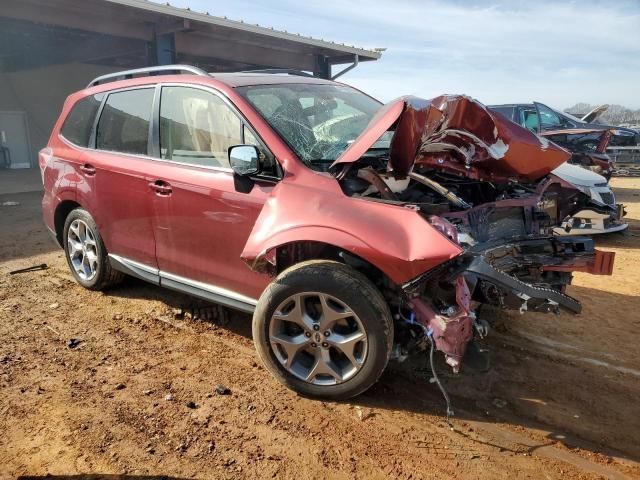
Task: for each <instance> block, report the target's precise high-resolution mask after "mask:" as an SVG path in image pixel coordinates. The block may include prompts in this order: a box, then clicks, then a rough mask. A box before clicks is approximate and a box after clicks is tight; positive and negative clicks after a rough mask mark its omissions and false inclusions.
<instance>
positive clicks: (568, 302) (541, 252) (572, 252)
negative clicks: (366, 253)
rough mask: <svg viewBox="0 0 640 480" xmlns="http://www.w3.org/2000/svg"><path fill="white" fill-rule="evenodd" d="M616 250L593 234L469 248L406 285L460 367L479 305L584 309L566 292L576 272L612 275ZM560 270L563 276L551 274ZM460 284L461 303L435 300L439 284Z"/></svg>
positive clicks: (421, 318) (441, 346) (424, 321)
mask: <svg viewBox="0 0 640 480" xmlns="http://www.w3.org/2000/svg"><path fill="white" fill-rule="evenodd" d="M614 257H615V254H614V253H613V252H603V251H599V250H596V249H594V248H593V241H592V240H591V239H590V238H587V237H574V238H558V237H544V238H536V239H525V240H519V241H513V242H510V243H507V244H504V245H498V246H493V247H489V248H484V249H477V250H474V249H469V250H467V251H466V252H465V253H464V254H462V255H460V256H459V257H457V258H455V259H452V260H451V261H449V262H446V263H445V264H443V265H441V266H439V267H438V268H436V269H433V270H431V271H429V272H426V273H424V274H423V275H421V276H419V277H417V278H415V279H413V280H411V281H410V282H407V283H406V284H404V285H403V289H404V291H405V293H407V295H408V296H409V297H410V298H411V301H410V303H411V306H412V307H413V311H414V313H415V316H416V320H417V321H418V322H419V323H420V324H421V325H423V326H424V327H425V328H426V329H427V330H428V331H430V332H431V334H432V335H433V338H434V340H435V344H436V348H437V349H438V350H440V351H442V352H443V353H444V354H445V357H446V360H447V363H448V364H449V365H451V366H452V367H453V369H454V371H457V370H458V369H459V367H460V363H461V361H462V358H463V356H464V353H465V350H466V347H467V344H468V342H469V341H470V340H471V338H472V337H473V327H474V324H475V322H476V316H475V313H474V311H473V306H474V305H477V304H482V303H486V304H491V305H495V306H498V307H501V308H507V309H515V310H519V311H520V312H524V311H525V310H530V311H536V312H554V313H557V312H559V310H560V309H563V310H567V311H569V312H572V313H580V311H581V305H580V302H579V301H578V300H576V299H574V298H572V297H571V296H569V295H567V294H565V293H564V292H563V289H564V285H566V284H568V283H569V281H570V276H569V275H565V276H564V277H562V273H567V272H575V271H581V272H587V273H591V274H594V275H611V274H612V271H613V262H614ZM551 272H556V273H557V274H558V275H559V276H558V277H553V274H551V275H552V276H551V277H549V274H550V273H551ZM443 282H444V283H445V284H449V285H451V286H453V287H455V303H456V305H455V306H449V307H448V308H444V309H443V308H440V309H437V308H435V307H434V305H433V303H432V302H431V301H430V299H429V289H430V287H431V286H433V285H435V284H442V283H443Z"/></svg>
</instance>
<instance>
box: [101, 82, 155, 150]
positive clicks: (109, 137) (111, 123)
mask: <svg viewBox="0 0 640 480" xmlns="http://www.w3.org/2000/svg"><path fill="white" fill-rule="evenodd" d="M153 94H154V89H153V88H143V89H136V90H125V91H122V92H114V93H111V94H109V96H108V97H107V101H106V102H105V105H104V108H103V110H102V114H101V115H100V120H99V122H98V130H97V133H96V148H98V149H100V150H109V151H114V152H122V153H131V154H138V155H147V154H148V144H149V122H150V119H151V106H152V104H153Z"/></svg>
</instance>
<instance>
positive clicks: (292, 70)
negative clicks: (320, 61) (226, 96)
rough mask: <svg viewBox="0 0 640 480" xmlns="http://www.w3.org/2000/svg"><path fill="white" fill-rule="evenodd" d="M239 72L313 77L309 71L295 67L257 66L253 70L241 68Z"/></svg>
mask: <svg viewBox="0 0 640 480" xmlns="http://www.w3.org/2000/svg"><path fill="white" fill-rule="evenodd" d="M240 73H273V74H276V73H286V74H287V75H296V76H298V77H313V75H311V74H310V73H309V72H305V71H303V70H296V69H295V68H259V69H255V70H241V71H240Z"/></svg>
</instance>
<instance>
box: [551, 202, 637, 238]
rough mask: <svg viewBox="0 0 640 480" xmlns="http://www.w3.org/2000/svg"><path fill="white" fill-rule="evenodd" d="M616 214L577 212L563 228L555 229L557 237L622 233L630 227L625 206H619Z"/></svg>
mask: <svg viewBox="0 0 640 480" xmlns="http://www.w3.org/2000/svg"><path fill="white" fill-rule="evenodd" d="M616 207H617V209H616V211H615V213H613V214H608V213H600V212H596V211H595V210H590V209H585V210H581V211H579V212H577V213H576V214H574V215H573V216H571V217H570V218H568V219H567V220H565V221H564V222H562V224H561V226H559V227H556V228H554V229H553V233H554V234H555V235H562V236H568V235H595V234H598V233H613V232H621V231H623V230H626V229H627V228H628V227H629V224H627V223H625V221H624V220H623V217H624V215H625V213H626V212H625V211H624V206H623V205H620V204H618V205H617V206H616Z"/></svg>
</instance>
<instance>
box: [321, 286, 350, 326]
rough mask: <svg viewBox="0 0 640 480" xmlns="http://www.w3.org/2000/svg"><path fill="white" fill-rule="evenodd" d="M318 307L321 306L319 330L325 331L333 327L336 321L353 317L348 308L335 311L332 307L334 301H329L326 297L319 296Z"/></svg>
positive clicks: (323, 295)
mask: <svg viewBox="0 0 640 480" xmlns="http://www.w3.org/2000/svg"><path fill="white" fill-rule="evenodd" d="M318 297H319V298H320V305H321V306H322V316H321V317H320V322H319V323H320V329H321V330H327V329H329V328H331V327H332V326H333V324H334V323H336V322H337V321H338V320H342V319H345V318H349V317H352V316H353V312H352V311H351V309H349V308H348V307H346V306H344V308H343V309H342V310H336V308H335V307H334V302H335V300H334V299H332V301H330V300H329V299H330V298H331V297H329V296H328V295H325V294H319V295H318Z"/></svg>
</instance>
